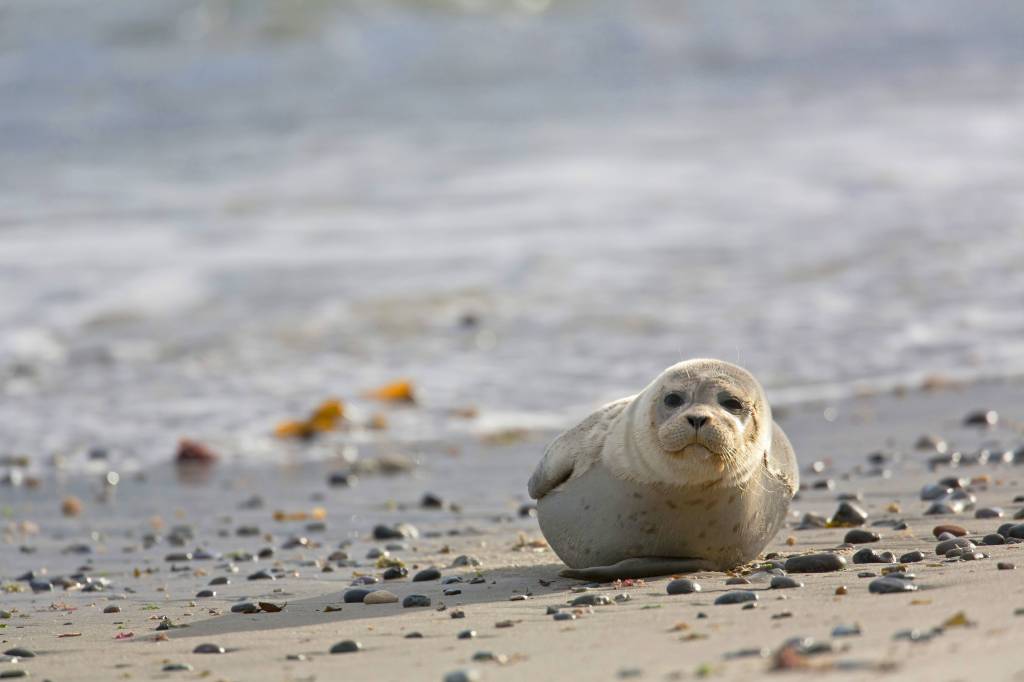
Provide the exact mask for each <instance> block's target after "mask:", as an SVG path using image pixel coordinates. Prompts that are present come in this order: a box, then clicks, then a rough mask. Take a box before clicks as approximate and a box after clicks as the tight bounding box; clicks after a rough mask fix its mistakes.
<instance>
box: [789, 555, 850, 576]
mask: <svg viewBox="0 0 1024 682" xmlns="http://www.w3.org/2000/svg"><path fill="white" fill-rule="evenodd" d="M785 565H786V572H787V573H830V572H832V571H840V570H842V569H844V568H846V559H845V558H844V557H842V556H840V555H838V554H833V553H831V552H819V553H817V554H804V555H802V556H794V557H790V558H789V559H786V564H785Z"/></svg>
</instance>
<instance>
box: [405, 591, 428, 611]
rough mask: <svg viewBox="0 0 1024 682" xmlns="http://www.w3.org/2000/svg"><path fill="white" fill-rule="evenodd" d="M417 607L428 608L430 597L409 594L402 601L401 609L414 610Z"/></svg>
mask: <svg viewBox="0 0 1024 682" xmlns="http://www.w3.org/2000/svg"><path fill="white" fill-rule="evenodd" d="M417 606H430V597H428V596H426V595H423V594H410V595H409V596H408V597H406V598H405V599H403V600H402V608H406V609H408V608H414V607H417Z"/></svg>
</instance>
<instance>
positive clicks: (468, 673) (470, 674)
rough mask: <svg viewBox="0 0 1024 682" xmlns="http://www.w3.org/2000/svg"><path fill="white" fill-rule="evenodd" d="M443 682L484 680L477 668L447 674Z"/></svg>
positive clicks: (476, 681)
mask: <svg viewBox="0 0 1024 682" xmlns="http://www.w3.org/2000/svg"><path fill="white" fill-rule="evenodd" d="M442 679H443V682H480V680H481V679H483V678H482V677H481V676H480V671H479V670H476V669H475V668H463V669H461V670H453V671H451V672H450V673H446V674H445V676H444V678H442Z"/></svg>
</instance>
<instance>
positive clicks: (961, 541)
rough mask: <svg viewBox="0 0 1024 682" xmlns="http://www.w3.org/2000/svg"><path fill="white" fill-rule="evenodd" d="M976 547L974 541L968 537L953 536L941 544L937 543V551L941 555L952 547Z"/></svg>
mask: <svg viewBox="0 0 1024 682" xmlns="http://www.w3.org/2000/svg"><path fill="white" fill-rule="evenodd" d="M974 547H975V545H974V543H973V542H971V541H970V540H968V539H967V538H953V539H952V540H943V541H942V542H940V543H939V544H937V545H935V553H936V554H938V555H939V556H943V555H944V554H946V553H947V552H949V551H950V550H951V549H956V548H962V549H971V550H973V549H974Z"/></svg>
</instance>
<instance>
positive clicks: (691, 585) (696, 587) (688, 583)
mask: <svg viewBox="0 0 1024 682" xmlns="http://www.w3.org/2000/svg"><path fill="white" fill-rule="evenodd" d="M747 582H749V581H747ZM665 591H666V592H668V593H669V594H692V593H694V592H700V584H699V583H695V582H694V581H692V580H687V579H686V578H679V579H677V580H672V581H670V582H669V584H668V585H666V586H665Z"/></svg>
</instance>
